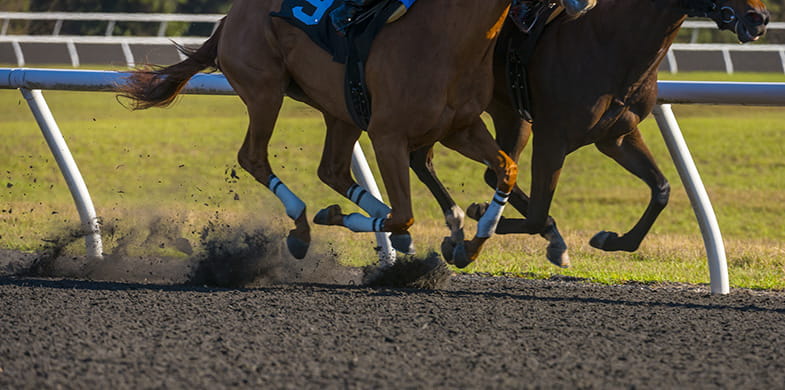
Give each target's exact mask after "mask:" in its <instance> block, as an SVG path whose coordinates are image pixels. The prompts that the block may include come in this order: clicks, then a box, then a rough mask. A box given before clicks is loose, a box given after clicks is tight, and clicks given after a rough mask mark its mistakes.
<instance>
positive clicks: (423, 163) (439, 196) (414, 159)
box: [409, 145, 479, 263]
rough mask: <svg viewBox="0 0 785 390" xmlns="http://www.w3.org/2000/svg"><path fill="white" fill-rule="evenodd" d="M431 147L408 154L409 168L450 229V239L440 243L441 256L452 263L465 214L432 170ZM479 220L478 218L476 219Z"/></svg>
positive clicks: (459, 242) (462, 237) (446, 238)
mask: <svg viewBox="0 0 785 390" xmlns="http://www.w3.org/2000/svg"><path fill="white" fill-rule="evenodd" d="M432 160H433V145H428V146H425V147H422V148H420V149H418V150H415V151H414V152H412V153H410V154H409V167H411V168H412V171H414V173H415V174H416V175H417V178H418V179H420V181H421V182H422V183H423V184H425V186H426V187H428V189H429V190H430V191H431V194H433V196H434V198H436V202H438V203H439V207H441V209H442V213H444V219H445V221H446V223H447V228H449V229H450V237H445V238H444V241H443V242H442V256H443V257H444V260H445V261H447V262H448V263H451V262H452V259H453V258H452V255H453V248H455V247H456V246H458V245H459V244H461V243H463V239H464V234H463V220H464V217H465V214H464V212H463V210H461V208H460V207H458V205H456V204H455V201H454V200H453V199H452V197H451V196H450V194H449V193H448V192H447V189H446V188H444V185H443V184H442V182H441V181H440V180H439V178H438V177H437V176H436V171H435V170H434V168H433V162H432ZM478 218H479V217H478Z"/></svg>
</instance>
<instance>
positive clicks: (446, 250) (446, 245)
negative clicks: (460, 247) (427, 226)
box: [442, 237, 455, 264]
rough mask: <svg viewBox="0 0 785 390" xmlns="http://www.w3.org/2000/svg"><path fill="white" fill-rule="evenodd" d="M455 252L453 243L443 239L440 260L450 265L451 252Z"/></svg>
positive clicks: (446, 238)
mask: <svg viewBox="0 0 785 390" xmlns="http://www.w3.org/2000/svg"><path fill="white" fill-rule="evenodd" d="M454 250H455V242H454V241H453V240H451V239H450V237H444V240H442V258H444V261H445V262H446V263H447V264H452V263H453V261H452V259H453V257H452V252H453V251H454Z"/></svg>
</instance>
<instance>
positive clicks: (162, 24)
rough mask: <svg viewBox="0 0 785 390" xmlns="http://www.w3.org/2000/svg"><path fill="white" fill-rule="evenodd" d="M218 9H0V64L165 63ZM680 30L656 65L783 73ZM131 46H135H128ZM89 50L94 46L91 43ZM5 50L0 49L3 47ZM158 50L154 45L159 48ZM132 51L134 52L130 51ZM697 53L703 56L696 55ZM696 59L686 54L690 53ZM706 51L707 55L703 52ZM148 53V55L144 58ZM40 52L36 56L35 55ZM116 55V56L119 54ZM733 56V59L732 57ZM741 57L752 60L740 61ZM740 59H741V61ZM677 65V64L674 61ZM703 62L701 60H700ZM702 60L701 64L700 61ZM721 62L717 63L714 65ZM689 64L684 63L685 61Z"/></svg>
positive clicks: (691, 24) (760, 54) (762, 48)
mask: <svg viewBox="0 0 785 390" xmlns="http://www.w3.org/2000/svg"><path fill="white" fill-rule="evenodd" d="M223 16H224V15H222V14H206V15H197V14H140V13H72V12H0V21H2V25H0V63H10V64H16V66H19V67H23V66H27V65H42V63H39V62H37V61H35V60H30V59H29V57H31V56H30V55H28V56H26V55H25V53H26V52H27V53H28V54H29V53H32V52H34V51H39V52H40V51H48V53H47V54H48V56H49V57H51V56H59V57H62V58H59V60H60V62H59V64H67V63H70V64H71V65H72V66H73V67H79V66H81V64H82V63H89V64H90V65H99V64H111V65H120V64H119V63H118V61H123V63H124V64H125V65H126V66H129V67H133V66H135V65H137V64H140V63H143V62H144V63H148V62H152V63H161V64H165V63H166V62H163V61H166V60H167V59H169V60H171V59H176V58H182V56H181V55H180V54H179V52H176V51H175V48H174V46H173V45H172V44H171V40H175V41H177V42H178V43H180V44H184V45H199V44H201V43H202V42H203V41H204V38H205V37H194V36H182V37H171V36H166V30H167V26H168V23H174V22H178V23H189V24H192V23H207V24H212V25H213V28H212V29H213V30H214V29H215V27H216V26H217V23H218V21H219V20H220V19H221V18H222V17H223ZM40 20H48V21H54V25H53V27H52V30H51V33H50V34H49V35H9V34H8V31H9V26H10V23H11V21H40ZM85 21H99V22H106V24H107V25H106V29H105V32H104V35H103V36H100V35H96V36H63V35H60V32H61V30H62V26H63V23H64V22H73V23H76V22H85ZM123 22H135V23H139V22H144V23H157V24H158V30H157V34H156V36H147V37H145V36H122V37H119V36H114V35H113V31H114V28H115V26H116V24H117V23H123ZM768 28H769V29H770V30H785V22H773V23H770V24H769V25H768ZM682 29H683V30H688V31H690V32H691V43H686V44H683V43H676V44H674V45H672V46H671V48H670V50H669V51H668V55H667V58H666V61H664V62H663V65H662V67H661V69H662V70H668V71H670V72H673V73H677V72H679V71H680V69H682V70H683V69H686V70H720V71H723V70H724V71H725V72H728V73H733V72H734V71H737V69H738V70H741V71H757V72H762V71H763V72H783V73H785V44H754V43H753V44H747V45H738V44H715V43H696V42H697V38H698V36H699V33H700V31H701V30H706V29H716V24H715V23H714V22H712V21H705V20H688V21H686V22H685V23H684V24H683V26H682ZM44 45H59V46H63V47H65V50H61V51H62V53H61V54H58V53H54V52H52V51H51V50H48V49H47V46H44ZM89 45H92V46H96V45H99V46H100V45H113V46H119V47H120V50H121V51H122V55H121V56H120V54H119V52H118V53H117V54H116V55H114V56H107V59H105V60H104V61H103V62H101V61H99V62H97V63H96V61H97V60H96V59H95V58H96V56H95V55H93V56H91V58H92V59H91V60H90V61H83V60H82V57H84V55H80V52H83V51H85V50H87V49H84V47H86V46H89ZM162 46H168V49H167V50H168V55H166V56H159V57H157V58H156V57H155V55H151V54H149V53H150V51H151V50H153V48H158V49H161V47H162ZM132 47H138V48H139V49H138V50H133V49H132ZM92 49H93V50H94V49H95V48H94V47H93V48H92ZM4 51H5V52H7V53H5V54H4V53H3V52H4ZM159 51H160V50H159ZM135 52H136V53H135ZM700 53H703V54H704V56H700ZM696 55H697V56H698V57H696V58H690V57H695V56H696ZM706 55H708V57H707V56H706ZM151 56H152V57H153V58H152V59H151V58H150V57H151ZM39 57H40V56H39ZM120 57H122V58H120ZM734 57H735V59H734ZM743 57H747V58H752V57H754V58H755V59H754V60H748V61H741V58H743ZM740 62H744V64H742V66H740V65H739V63H740ZM680 63H681V64H682V66H679V64H680ZM702 63H703V64H702ZM704 64H705V66H707V68H706V69H703V68H702V66H703V65H704ZM720 64H721V65H720ZM688 65H689V66H688Z"/></svg>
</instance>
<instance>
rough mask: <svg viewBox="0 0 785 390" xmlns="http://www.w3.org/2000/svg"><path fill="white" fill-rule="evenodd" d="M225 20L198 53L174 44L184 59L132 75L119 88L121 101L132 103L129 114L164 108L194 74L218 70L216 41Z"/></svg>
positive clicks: (195, 50) (218, 38)
mask: <svg viewBox="0 0 785 390" xmlns="http://www.w3.org/2000/svg"><path fill="white" fill-rule="evenodd" d="M224 20H225V19H221V21H220V22H219V23H218V27H217V28H216V29H215V32H214V33H213V35H211V36H210V38H208V39H207V41H205V43H204V44H202V46H201V47H199V48H198V49H189V48H186V47H184V46H182V45H179V44H175V45H176V46H177V50H179V51H180V52H181V53H183V54H184V55H185V56H186V57H187V58H186V59H185V60H183V61H181V62H178V63H176V64H174V65H169V66H165V67H152V68H147V69H140V70H135V71H133V72H131V74H130V76H128V77H127V78H126V83H125V84H123V85H121V86H120V87H119V91H120V97H124V98H128V99H129V100H131V104H130V108H131V109H132V110H144V109H147V108H150V107H166V106H168V105H170V104H172V102H173V101H174V99H175V97H177V95H178V94H179V93H180V91H181V90H182V89H183V87H185V85H186V84H187V83H188V80H190V79H191V77H193V76H194V75H195V74H196V73H197V72H199V71H201V70H203V69H205V68H213V69H218V63H217V61H216V59H217V58H218V41H219V40H220V38H221V31H222V30H223V25H224Z"/></svg>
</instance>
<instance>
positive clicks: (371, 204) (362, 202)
mask: <svg viewBox="0 0 785 390" xmlns="http://www.w3.org/2000/svg"><path fill="white" fill-rule="evenodd" d="M346 197H347V198H349V200H351V201H352V202H354V204H356V205H358V206H360V208H361V209H363V210H365V212H367V213H368V214H369V215H370V216H372V217H377V218H386V217H387V215H388V214H390V211H392V209H390V207H389V206H387V205H386V204H384V203H382V201H380V200H379V199H376V197H375V196H373V195H371V193H370V192H368V191H367V190H366V189H365V188H362V187H360V186H358V185H357V184H353V185H352V186H351V187H349V190H348V191H346Z"/></svg>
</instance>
